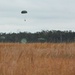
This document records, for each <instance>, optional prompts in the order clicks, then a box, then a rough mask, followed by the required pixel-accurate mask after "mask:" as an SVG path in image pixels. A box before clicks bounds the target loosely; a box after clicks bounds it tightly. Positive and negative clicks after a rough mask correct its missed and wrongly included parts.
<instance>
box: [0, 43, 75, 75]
mask: <svg viewBox="0 0 75 75" xmlns="http://www.w3.org/2000/svg"><path fill="white" fill-rule="evenodd" d="M74 49H75V43H32V44H18V43H17V44H16V43H15V44H14V43H3V44H2V43H1V44H0V75H75V50H74Z"/></svg>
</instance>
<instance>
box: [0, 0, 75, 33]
mask: <svg viewBox="0 0 75 75" xmlns="http://www.w3.org/2000/svg"><path fill="white" fill-rule="evenodd" d="M22 10H27V11H28V13H27V14H21V11H22ZM24 19H26V21H24ZM41 30H72V31H75V0H0V32H7V33H8V32H19V31H21V32H23V31H27V32H37V31H41Z"/></svg>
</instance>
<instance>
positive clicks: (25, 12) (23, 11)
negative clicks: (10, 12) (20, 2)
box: [21, 10, 28, 21]
mask: <svg viewBox="0 0 75 75" xmlns="http://www.w3.org/2000/svg"><path fill="white" fill-rule="evenodd" d="M27 13H28V12H27V11H26V10H22V11H21V14H27ZM24 21H26V19H25V20H24Z"/></svg>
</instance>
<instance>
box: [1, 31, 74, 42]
mask: <svg viewBox="0 0 75 75" xmlns="http://www.w3.org/2000/svg"><path fill="white" fill-rule="evenodd" d="M0 42H13V43H16V42H18V43H36V42H55V43H58V42H75V32H72V31H59V30H57V31H56V30H52V31H49V30H46V31H44V30H42V31H41V32H35V33H30V32H19V33H8V34H7V33H0Z"/></svg>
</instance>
